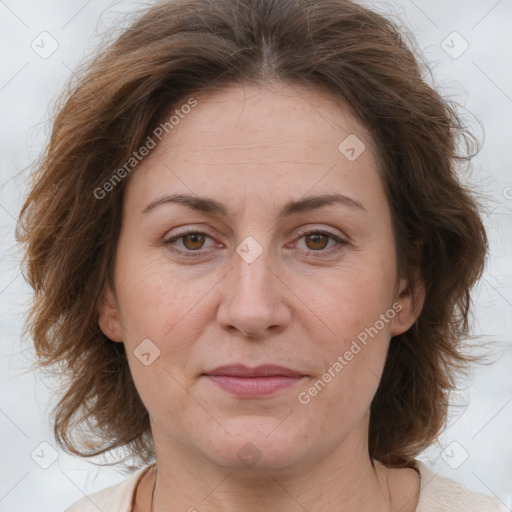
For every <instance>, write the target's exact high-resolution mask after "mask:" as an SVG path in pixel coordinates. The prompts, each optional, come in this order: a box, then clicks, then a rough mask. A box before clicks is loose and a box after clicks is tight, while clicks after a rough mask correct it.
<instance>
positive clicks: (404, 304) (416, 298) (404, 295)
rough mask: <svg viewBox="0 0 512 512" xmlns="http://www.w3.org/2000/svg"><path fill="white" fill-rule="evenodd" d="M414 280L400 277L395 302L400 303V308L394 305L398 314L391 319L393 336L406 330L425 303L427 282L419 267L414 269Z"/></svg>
mask: <svg viewBox="0 0 512 512" xmlns="http://www.w3.org/2000/svg"><path fill="white" fill-rule="evenodd" d="M413 274H414V278H413V280H412V282H410V281H409V280H408V279H405V278H400V282H399V288H398V290H399V291H398V293H397V296H396V297H395V303H396V304H400V309H398V308H396V309H395V306H393V309H395V311H397V314H396V316H395V317H394V318H393V319H392V320H391V336H397V335H398V334H402V333H404V332H406V331H407V330H408V329H409V328H410V327H411V326H412V325H413V324H414V322H415V321H416V320H417V318H418V317H419V316H420V313H421V310H422V309H423V304H424V303H425V283H424V281H423V278H422V277H421V272H420V270H419V268H415V269H414V272H413Z"/></svg>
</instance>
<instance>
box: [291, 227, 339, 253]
mask: <svg viewBox="0 0 512 512" xmlns="http://www.w3.org/2000/svg"><path fill="white" fill-rule="evenodd" d="M297 234H298V236H299V240H302V239H304V243H305V245H306V249H305V251H307V252H313V253H320V255H319V256H320V257H321V256H323V255H325V254H332V253H337V252H338V251H341V250H342V249H344V246H345V245H347V244H348V242H347V241H346V240H343V239H342V238H340V237H339V236H337V235H335V234H334V233H331V232H330V231H326V230H322V229H307V228H301V229H300V230H299V231H298V233H297ZM329 240H331V241H332V242H333V244H332V245H331V246H330V247H328V245H329ZM327 247H328V249H327V250H325V249H326V248H327ZM314 257H318V256H316V255H315V256H314Z"/></svg>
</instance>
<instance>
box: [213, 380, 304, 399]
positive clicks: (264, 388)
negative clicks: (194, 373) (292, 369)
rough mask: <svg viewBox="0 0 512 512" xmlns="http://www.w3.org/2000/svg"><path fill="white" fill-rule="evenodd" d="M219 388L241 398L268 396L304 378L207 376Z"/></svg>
mask: <svg viewBox="0 0 512 512" xmlns="http://www.w3.org/2000/svg"><path fill="white" fill-rule="evenodd" d="M206 377H208V378H209V379H210V380H211V381H213V382H214V383H215V384H217V386H219V387H221V388H222V389H224V390H225V391H229V392H230V393H233V394H235V395H240V396H268V395H272V394H274V393H277V392H278V391H281V390H282V389H285V388H288V387H290V386H293V385H294V384H296V383H297V382H299V381H301V380H302V379H303V377H301V376H298V377H285V376H283V375H276V376H275V377H231V376H228V375H206Z"/></svg>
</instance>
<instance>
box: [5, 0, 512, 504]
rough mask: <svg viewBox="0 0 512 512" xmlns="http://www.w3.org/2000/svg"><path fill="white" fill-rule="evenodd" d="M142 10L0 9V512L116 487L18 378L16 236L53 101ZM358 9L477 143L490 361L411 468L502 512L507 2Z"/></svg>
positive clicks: (118, 475)
mask: <svg viewBox="0 0 512 512" xmlns="http://www.w3.org/2000/svg"><path fill="white" fill-rule="evenodd" d="M151 3H152V2H117V1H116V2H109V1H106V0H67V1H63V0H46V1H45V2H37V1H35V0H0V49H1V52H2V53H1V55H2V64H1V68H0V112H1V120H2V122H1V125H0V130H1V132H0V148H1V149H0V368H1V371H0V382H1V386H0V433H1V437H0V461H1V463H0V464H1V465H0V511H7V510H9V511H12V510H16V511H17V512H29V511H33V510H36V509H37V510H38V511H39V512H58V511H62V510H64V509H65V508H66V507H67V506H69V505H70V504H71V503H72V502H74V501H76V500H77V499H79V498H80V497H82V496H84V495H86V494H90V493H91V492H94V491H96V490H100V489H102V488H104V487H107V486H109V485H112V484H115V483H117V482H119V481H121V480H124V479H125V478H126V477H127V476H128V474H127V473H125V472H123V471H121V470H120V469H119V468H112V467H101V466H99V465H98V464H97V461H85V460H80V459H78V458H75V457H71V456H69V455H67V454H65V453H63V452H62V451H61V450H60V449H59V448H57V446H56V445H55V442H54V439H53V437H52V430H51V427H50V425H49V422H48V414H49V412H50V409H51V407H52V405H53V404H54V401H55V396H54V395H53V394H52V383H51V382H49V381H48V380H47V379H45V378H43V376H41V375H40V374H37V373H34V372H30V371H27V368H28V364H29V361H30V356H31V348H30V340H29V339H28V337H27V336H23V327H24V321H25V318H24V315H25V312H26V309H27V307H28V303H29V301H30V297H31V289H30V288H29V286H28V285H27V284H26V283H25V281H24V279H23V277H22V276H21V274H20V268H19V253H18V252H17V249H16V243H15V237H14V230H15V225H16V219H17V215H18V212H19V209H20V207H21V203H22V199H23V196H24V194H25V192H26V190H27V176H28V170H27V169H28V167H29V166H30V165H31V163H32V162H33V161H34V160H35V159H36V158H37V156H38V155H39V154H40V152H41V150H42V148H43V147H44V145H45V143H46V141H47V139H48V136H49V133H50V124H49V123H48V121H47V119H48V114H49V111H50V110H49V109H50V105H51V102H52V101H53V100H54V99H55V98H56V96H57V95H58V93H59V92H60V91H61V89H62V87H63V86H64V84H65V83H66V82H67V80H68V79H69V77H70V76H71V75H72V73H73V70H74V69H75V68H76V66H77V65H78V63H79V62H80V61H81V60H82V59H83V58H84V57H85V56H86V55H87V54H88V53H89V52H91V51H92V50H93V49H94V47H95V46H96V45H97V44H98V43H99V38H100V37H101V36H102V35H103V34H104V33H108V32H109V31H110V30H111V29H112V28H113V27H116V28H118V27H119V22H118V21H117V20H118V19H119V16H120V15H121V14H124V13H127V12H129V11H133V10H139V9H141V8H143V7H144V6H145V5H150V4H151ZM362 3H364V5H366V6H368V7H370V8H372V9H374V10H376V11H378V12H381V13H383V14H385V15H386V16H389V17H391V18H392V19H393V20H394V21H396V22H398V23H399V24H400V25H402V26H403V27H405V28H406V29H407V30H409V31H411V32H412V33H413V34H414V35H415V43H414V44H415V45H416V47H417V49H418V50H419V51H421V53H422V55H423V57H424V60H425V61H426V62H427V63H428V65H429V66H430V68H431V70H432V75H431V76H430V75H428V74H427V75H426V76H427V79H428V80H429V81H430V83H431V84H433V85H434V86H435V87H437V88H438V89H439V90H440V91H441V93H442V94H443V95H444V96H445V97H448V98H450V99H451V100H453V101H456V102H457V103H458V104H459V105H460V111H461V112H462V113H463V115H464V119H465V121H466V123H467V124H468V125H470V127H471V129H472V130H473V132H474V133H475V135H476V136H477V137H478V138H479V139H480V140H481V141H483V147H482V150H481V151H480V153H479V154H478V156H477V157H475V158H474V160H473V163H472V166H471V168H470V169H469V170H468V169H464V176H465V179H466V180H467V181H468V182H469V183H470V184H471V186H472V187H473V189H475V190H477V191H478V192H479V193H481V194H483V196H484V197H485V198H486V199H485V211H484V213H483V216H484V218H485V224H486V227H487V229H488V231H489V235H490V239H491V249H490V257H489V261H488V264H487V269H486V273H485V275H484V277H483V279H482V280H481V282H480V284H479V286H478V287H477V288H476V289H475V293H474V302H475V309H474V333H475V334H476V335H478V340H479V341H485V342H491V343H492V350H493V352H492V354H493V358H492V359H493V361H494V362H493V364H490V365H486V366H479V367H477V368H475V369H474V371H473V372H472V375H471V378H470V379H468V380H467V381H466V382H461V384H460V389H459V391H458V392H457V393H456V395H455V396H454V402H455V405H454V407H453V410H452V413H451V416H450V422H449V428H448V429H447V431H446V432H445V433H444V434H443V435H442V436H441V437H440V438H439V439H438V442H437V443H436V444H435V445H434V446H433V447H432V448H430V449H429V450H428V451H427V452H425V453H423V454H422V456H421V457H420V458H421V459H422V460H424V461H425V462H427V463H428V464H429V466H430V467H431V468H433V469H434V470H435V471H437V472H439V473H441V474H444V475H447V476H449V477H451V478H453V479H455V480H456V481H458V482H460V483H461V484H463V485H465V486H466V487H468V488H469V489H471V490H474V491H479V492H483V493H485V494H489V495H491V496H495V497H497V498H499V499H500V500H501V501H502V502H503V503H504V504H505V505H506V506H507V507H508V509H510V510H512V435H511V434H512V152H511V151H510V145H511V144H512V126H511V124H512V123H511V119H512V30H511V27H512V2H511V1H510V0H500V1H497V0H450V1H446V0H429V1H426V0H414V1H413V0H403V1H390V2H377V1H366V2H362ZM432 150H433V151H435V148H432ZM95 462H96V463H95ZM105 512H106V511H105Z"/></svg>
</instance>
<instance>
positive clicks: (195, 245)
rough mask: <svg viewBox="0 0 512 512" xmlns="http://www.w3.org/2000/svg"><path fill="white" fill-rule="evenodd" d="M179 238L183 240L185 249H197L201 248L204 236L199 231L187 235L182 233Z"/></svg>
mask: <svg viewBox="0 0 512 512" xmlns="http://www.w3.org/2000/svg"><path fill="white" fill-rule="evenodd" d="M181 239H182V240H183V245H184V246H185V248H186V249H189V250H190V251H197V250H198V249H201V248H202V246H203V244H204V241H205V236H204V235H203V234H201V233H189V234H188V235H183V236H182V237H181Z"/></svg>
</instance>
